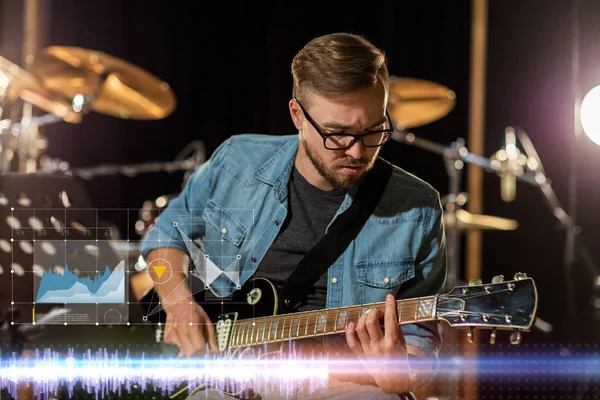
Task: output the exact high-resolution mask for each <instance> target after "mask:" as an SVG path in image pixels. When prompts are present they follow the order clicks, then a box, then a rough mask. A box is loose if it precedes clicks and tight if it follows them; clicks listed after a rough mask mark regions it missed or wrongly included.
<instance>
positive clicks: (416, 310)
mask: <svg viewBox="0 0 600 400" xmlns="http://www.w3.org/2000/svg"><path fill="white" fill-rule="evenodd" d="M418 312H419V299H417V304H416V306H415V321H417V318H418V316H417V313H418Z"/></svg>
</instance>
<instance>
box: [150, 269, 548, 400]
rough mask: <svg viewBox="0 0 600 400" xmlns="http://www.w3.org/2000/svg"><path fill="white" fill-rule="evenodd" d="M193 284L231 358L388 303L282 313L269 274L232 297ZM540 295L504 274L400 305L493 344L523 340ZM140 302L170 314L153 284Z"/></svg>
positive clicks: (158, 317) (409, 318)
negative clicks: (502, 334)
mask: <svg viewBox="0 0 600 400" xmlns="http://www.w3.org/2000/svg"><path fill="white" fill-rule="evenodd" d="M188 284H189V285H190V289H191V291H192V293H193V295H194V299H195V301H196V302H197V303H198V304H200V305H201V306H202V308H203V309H204V310H205V311H206V313H207V314H208V316H209V317H210V319H211V321H213V323H214V325H215V330H216V337H217V344H218V348H219V352H220V353H221V354H223V355H225V354H227V356H226V358H230V357H233V356H236V355H239V356H240V357H241V356H242V355H244V354H245V353H246V351H248V350H249V349H251V348H253V347H256V346H263V345H265V344H270V343H281V342H287V341H290V340H291V341H294V340H301V339H307V338H315V337H320V336H326V335H333V334H344V333H345V330H346V326H347V325H348V323H349V322H351V321H354V322H356V321H358V319H359V318H360V317H361V316H362V315H363V314H364V313H365V312H366V311H367V310H369V309H373V308H378V309H381V310H384V309H385V302H380V303H372V304H362V305H354V306H346V307H339V308H330V309H322V310H316V311H308V312H298V313H288V314H281V315H278V310H279V304H278V301H279V300H278V291H277V289H276V287H275V285H274V284H273V283H272V282H270V281H269V280H268V279H265V278H254V279H250V280H248V281H247V282H246V284H245V285H243V286H242V287H241V288H240V289H238V290H236V291H235V292H234V293H233V294H232V295H231V296H230V297H228V298H221V297H218V296H216V295H214V294H213V293H212V291H210V290H209V289H207V288H205V287H204V284H203V283H202V281H200V279H198V278H191V280H190V281H189V282H188ZM195 288H196V289H195ZM537 300H538V295H537V289H536V286H535V282H534V280H533V279H532V278H529V277H527V275H525V274H524V273H516V274H515V275H514V279H513V280H511V281H504V278H503V277H502V276H501V275H500V276H496V277H494V278H493V279H492V282H491V283H489V284H482V283H481V280H473V281H471V282H470V283H469V285H468V286H457V287H455V288H454V289H453V290H452V291H451V292H449V293H447V294H439V295H434V296H425V297H418V298H411V299H404V300H398V301H396V309H397V312H398V323H399V324H400V325H403V324H411V323H416V322H423V321H436V320H440V321H446V322H447V323H448V324H449V325H450V326H451V327H454V328H468V329H469V331H468V333H467V335H468V336H469V338H470V339H472V337H473V333H474V332H473V330H474V329H475V328H478V329H490V330H491V334H490V343H491V344H494V343H495V341H496V331H497V330H512V331H513V333H512V334H511V336H510V342H511V343H512V344H515V345H516V344H519V343H520V342H521V339H522V336H521V332H526V331H529V330H530V328H531V327H532V325H533V323H534V321H535V316H536V313H537ZM140 303H141V304H142V305H143V306H144V308H145V310H146V311H147V315H146V317H145V320H146V321H147V322H153V323H164V321H165V320H166V314H165V312H164V310H162V309H161V308H160V304H159V299H158V297H157V295H156V294H155V292H154V290H153V289H151V290H150V291H149V292H148V293H147V294H146V295H145V296H144V297H143V298H142V300H141V302H140ZM158 325H159V326H158V331H157V340H158V341H161V340H162V328H163V326H164V325H162V324H158ZM238 352H239V354H238ZM265 355H266V354H265ZM203 384H204V385H206V384H207V383H206V382H204V383H203ZM213 386H214V385H213ZM219 390H220V391H222V392H225V393H229V394H231V395H238V394H240V393H242V392H243V391H244V390H246V387H245V386H244V385H236V384H228V386H227V389H225V388H219ZM180 393H181V391H180V392H178V393H176V394H175V395H173V396H176V395H178V394H180ZM173 396H172V397H173Z"/></svg>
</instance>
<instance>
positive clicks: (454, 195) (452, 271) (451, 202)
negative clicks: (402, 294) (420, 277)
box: [443, 138, 466, 291]
mask: <svg viewBox="0 0 600 400" xmlns="http://www.w3.org/2000/svg"><path fill="white" fill-rule="evenodd" d="M463 149H464V150H463ZM461 151H466V148H465V145H464V140H463V139H461V138H459V139H457V140H456V141H455V142H452V144H451V145H450V147H448V148H447V149H446V150H445V151H444V154H443V157H444V165H445V167H446V173H447V174H448V177H449V182H448V186H449V191H448V192H449V193H448V196H447V198H446V202H445V205H444V208H445V213H446V214H449V215H450V218H451V219H452V220H456V211H457V210H458V209H459V208H460V207H461V204H460V203H459V201H458V198H459V194H460V188H461V185H462V171H463V168H464V163H463V162H462V161H461V160H460V152H461ZM445 230H446V243H447V254H448V274H447V277H446V290H447V291H450V290H452V289H453V288H454V286H456V284H457V281H458V276H459V271H460V265H461V260H460V231H459V229H458V224H450V226H446V227H445Z"/></svg>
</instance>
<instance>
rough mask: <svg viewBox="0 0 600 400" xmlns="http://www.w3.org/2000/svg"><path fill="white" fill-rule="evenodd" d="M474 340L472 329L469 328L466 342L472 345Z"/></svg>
mask: <svg viewBox="0 0 600 400" xmlns="http://www.w3.org/2000/svg"><path fill="white" fill-rule="evenodd" d="M474 339H475V330H474V329H473V327H470V328H469V331H468V332H467V340H468V341H469V343H473V342H474Z"/></svg>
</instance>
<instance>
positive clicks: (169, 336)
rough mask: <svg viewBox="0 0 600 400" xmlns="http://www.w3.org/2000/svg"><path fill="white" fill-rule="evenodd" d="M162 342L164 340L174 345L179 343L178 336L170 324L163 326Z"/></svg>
mask: <svg viewBox="0 0 600 400" xmlns="http://www.w3.org/2000/svg"><path fill="white" fill-rule="evenodd" d="M163 342H165V343H166V344H173V345H175V346H177V345H178V344H179V337H178V335H177V331H175V330H174V329H173V326H172V325H167V326H166V327H165V333H164V335H163Z"/></svg>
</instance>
